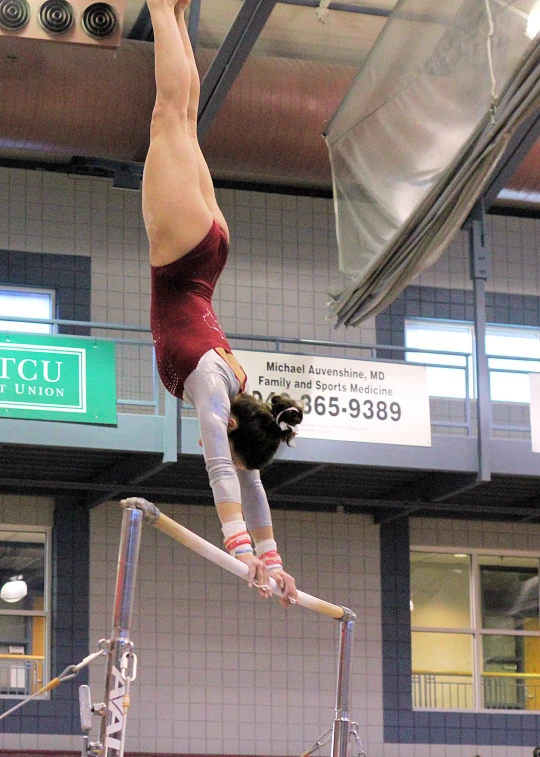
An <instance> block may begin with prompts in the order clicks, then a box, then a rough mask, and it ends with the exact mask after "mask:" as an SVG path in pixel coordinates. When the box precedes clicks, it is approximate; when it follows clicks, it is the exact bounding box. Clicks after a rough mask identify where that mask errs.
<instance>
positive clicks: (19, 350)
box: [0, 332, 116, 426]
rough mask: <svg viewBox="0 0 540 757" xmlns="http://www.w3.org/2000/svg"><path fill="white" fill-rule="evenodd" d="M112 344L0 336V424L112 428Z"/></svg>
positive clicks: (30, 336)
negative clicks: (1, 420) (22, 420)
mask: <svg viewBox="0 0 540 757" xmlns="http://www.w3.org/2000/svg"><path fill="white" fill-rule="evenodd" d="M114 347H115V345H114V342H106V341H101V340H94V339H77V338H74V337H69V336H52V335H48V336H38V335H36V334H16V335H15V334H13V333H8V332H6V333H0V418H33V419H37V420H49V421H69V422H72V423H73V422H74V423H97V424H103V425H108V426H115V425H116V367H115V350H114Z"/></svg>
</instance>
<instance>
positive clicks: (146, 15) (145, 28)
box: [127, 3, 154, 42]
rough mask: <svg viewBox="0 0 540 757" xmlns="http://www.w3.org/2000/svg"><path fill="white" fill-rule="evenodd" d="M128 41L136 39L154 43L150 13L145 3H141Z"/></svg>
mask: <svg viewBox="0 0 540 757" xmlns="http://www.w3.org/2000/svg"><path fill="white" fill-rule="evenodd" d="M127 38H128V39H138V40H141V41H142V42H153V41H154V30H153V28H152V19H151V18H150V11H149V10H148V6H147V4H146V3H143V5H142V7H141V9H140V11H139V15H138V16H137V18H136V20H135V23H134V24H133V26H132V27H131V30H130V32H129V34H128V35H127Z"/></svg>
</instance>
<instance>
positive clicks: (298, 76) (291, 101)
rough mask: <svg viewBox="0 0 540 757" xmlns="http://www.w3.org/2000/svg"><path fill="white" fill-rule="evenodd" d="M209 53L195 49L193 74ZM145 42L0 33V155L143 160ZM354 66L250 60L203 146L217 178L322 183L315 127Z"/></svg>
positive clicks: (148, 101)
mask: <svg viewBox="0 0 540 757" xmlns="http://www.w3.org/2000/svg"><path fill="white" fill-rule="evenodd" d="M213 55H214V53H213V52H211V51H205V50H201V51H199V52H198V61H199V64H200V68H201V72H202V73H204V71H205V70H206V69H207V68H208V66H209V64H210V62H211V60H212V57H213ZM153 66H154V56H153V44H152V43H149V42H138V41H135V40H126V39H124V40H123V42H122V46H121V47H120V49H119V50H117V51H109V50H104V49H96V48H93V47H84V46H79V45H68V44H65V45H60V44H55V45H53V44H49V43H46V42H41V41H35V40H29V39H18V38H15V37H3V38H0V81H1V82H2V98H0V154H3V155H4V156H13V157H17V158H23V159H24V158H25V157H26V158H28V159H33V160H36V159H40V160H45V161H59V162H62V161H69V159H70V158H71V157H72V156H75V155H77V156H84V157H93V158H108V159H112V160H128V161H144V157H145V155H146V151H147V149H148V134H149V126H150V118H151V114H152V108H153V104H154V95H155V85H154V69H153ZM354 74H355V71H354V69H353V68H348V67H344V66H328V65H327V64H322V63H317V62H311V61H309V62H308V61H301V60H289V59H282V58H270V57H265V58H257V57H255V56H252V57H251V58H250V59H249V60H248V61H247V63H246V65H245V66H244V68H243V70H242V71H241V72H240V75H239V76H238V78H237V80H236V82H235V85H234V87H233V88H232V90H231V91H230V93H229V95H228V97H227V99H226V101H225V104H224V106H223V108H222V109H221V111H220V113H219V115H218V117H217V118H216V120H215V122H214V124H213V125H212V128H211V130H210V132H209V134H208V136H207V138H206V140H205V143H204V145H203V149H204V152H205V154H206V156H207V160H208V163H209V165H210V168H211V170H212V173H213V174H214V176H215V177H216V178H220V179H228V180H247V181H249V180H253V181H259V182H261V181H266V182H269V183H278V184H288V185H294V186H310V187H311V186H312V187H325V188H328V187H330V184H331V179H330V165H329V161H328V155H327V150H326V146H325V144H324V142H323V139H322V136H321V134H322V131H323V129H324V126H325V124H326V122H327V121H328V119H329V118H330V117H331V116H332V114H333V112H334V110H335V109H336V108H337V106H338V104H339V102H340V101H341V99H342V97H343V95H344V94H345V92H346V91H347V89H348V87H349V84H350V82H351V81H352V78H353V76H354Z"/></svg>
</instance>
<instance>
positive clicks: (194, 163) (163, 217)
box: [142, 0, 228, 266]
mask: <svg viewBox="0 0 540 757" xmlns="http://www.w3.org/2000/svg"><path fill="white" fill-rule="evenodd" d="M186 6H187V0H180V1H179V2H176V0H148V8H149V10H150V15H151V17H152V25H153V28H154V43H155V44H154V50H155V70H156V104H155V107H154V112H153V114H152V124H151V128H150V148H149V150H148V155H147V157H146V163H145V168H144V176H143V198H142V204H143V217H144V222H145V225H146V231H147V234H148V239H149V243H150V262H151V264H152V265H158V266H159V265H165V264H167V263H171V262H172V261H174V260H177V259H178V258H181V257H182V256H183V255H185V254H186V253H187V252H189V251H190V250H191V249H193V248H194V247H196V245H197V244H199V242H200V241H201V240H202V239H203V238H204V237H205V236H206V234H207V233H208V231H209V230H210V226H211V225H212V221H213V220H215V221H217V223H218V224H219V225H220V226H221V228H222V229H223V230H224V231H225V232H226V233H227V235H228V230H227V224H226V222H225V219H224V218H223V214H222V213H221V211H220V209H219V207H218V205H217V202H216V198H215V194H214V188H213V184H212V180H211V177H210V172H209V170H208V166H207V165H206V161H205V160H204V157H203V155H202V152H201V150H200V147H199V144H198V141H197V108H198V101H199V91H200V84H199V75H198V72H197V68H196V66H195V59H194V57H193V51H192V49H191V44H190V41H189V37H188V33H187V29H186V25H185V20H184V11H185V8H186Z"/></svg>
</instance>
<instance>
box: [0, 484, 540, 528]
mask: <svg viewBox="0 0 540 757" xmlns="http://www.w3.org/2000/svg"><path fill="white" fill-rule="evenodd" d="M131 488H132V485H131V483H129V484H125V485H124V486H123V488H122V487H121V486H120V485H116V484H114V483H111V482H108V483H107V482H103V483H99V482H81V481H50V480H47V479H28V480H21V479H18V478H12V479H11V478H2V482H1V486H0V492H1V491H5V492H13V491H21V490H24V489H32V490H33V491H44V492H46V491H57V492H60V491H79V492H110V491H112V490H113V489H117V490H118V495H115V496H119V495H123V494H125V493H126V490H129V489H131ZM136 493H137V495H140V496H149V497H154V498H155V499H158V498H163V499H162V501H167V499H170V500H171V501H172V502H174V501H176V500H177V499H178V498H179V497H181V498H183V499H187V500H192V501H206V502H208V503H211V501H212V494H211V492H210V489H206V487H205V488H204V489H184V488H182V487H177V486H151V485H148V484H146V485H145V484H144V483H142V484H137V492H136ZM270 501H271V504H276V505H280V504H283V505H291V506H297V507H299V508H300V509H301V506H302V505H305V506H306V507H315V508H317V509H319V510H320V509H328V510H334V509H335V508H336V507H345V508H347V509H348V511H349V512H351V511H354V510H358V511H366V510H370V511H374V510H386V511H388V510H390V511H393V512H391V513H390V515H394V513H395V514H397V512H398V511H402V512H403V513H404V514H405V515H406V513H407V511H409V514H410V513H411V512H412V510H414V511H415V512H426V513H427V512H429V513H437V514H438V515H462V516H470V515H471V513H474V514H475V515H479V514H481V515H485V516H492V517H493V516H508V517H511V518H512V519H514V520H521V519H523V518H528V517H531V518H536V517H538V507H537V506H535V507H519V506H516V507H512V506H511V505H477V504H475V505H463V504H455V503H445V502H425V503H422V504H421V503H419V502H403V501H396V500H380V499H356V498H354V499H353V498H346V497H319V496H313V497H312V496H304V495H298V494H291V495H289V494H275V495H271V497H270Z"/></svg>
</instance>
